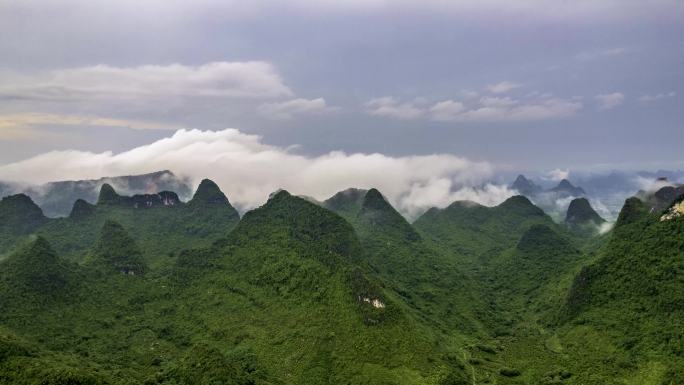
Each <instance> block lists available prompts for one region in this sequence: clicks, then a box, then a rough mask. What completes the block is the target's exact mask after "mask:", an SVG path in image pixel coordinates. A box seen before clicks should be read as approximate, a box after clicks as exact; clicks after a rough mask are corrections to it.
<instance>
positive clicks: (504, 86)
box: [487, 81, 522, 94]
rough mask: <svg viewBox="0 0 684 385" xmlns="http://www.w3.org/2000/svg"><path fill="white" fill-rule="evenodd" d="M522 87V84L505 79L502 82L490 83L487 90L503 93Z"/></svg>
mask: <svg viewBox="0 0 684 385" xmlns="http://www.w3.org/2000/svg"><path fill="white" fill-rule="evenodd" d="M520 87H522V84H519V83H514V82H509V81H503V82H501V83H496V84H490V85H488V86H487V90H488V91H489V92H493V93H495V94H503V93H506V92H509V91H512V90H514V89H516V88H520Z"/></svg>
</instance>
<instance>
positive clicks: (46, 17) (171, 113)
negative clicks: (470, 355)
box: [0, 0, 684, 180]
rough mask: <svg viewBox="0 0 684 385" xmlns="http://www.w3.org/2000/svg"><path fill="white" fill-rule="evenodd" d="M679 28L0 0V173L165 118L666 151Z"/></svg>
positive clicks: (130, 141)
mask: <svg viewBox="0 0 684 385" xmlns="http://www.w3.org/2000/svg"><path fill="white" fill-rule="evenodd" d="M682 36H684V2H682V1H679V0H651V1H645V0H643V1H642V0H576V1H566V0H521V1H514V2H513V1H509V0H479V1H465V0H453V1H446V0H421V1H409V0H395V1H389V0H350V1H333V0H290V1H275V0H274V1H268V0H250V1H241V2H239V1H230V0H228V1H218V0H216V1H214V0H196V1H180V0H163V1H162V0H152V1H148V0H135V1H133V0H120V1H104V0H55V1H49V2H47V1H37V0H16V1H15V0H0V167H2V170H4V171H2V172H0V174H2V175H0V176H3V175H4V176H6V177H8V176H17V174H16V172H15V171H13V170H23V171H22V172H24V173H25V175H24V177H25V176H26V174H29V175H32V174H36V175H37V174H39V172H38V171H40V170H35V169H22V168H21V167H20V166H21V165H26V164H27V163H26V161H25V160H26V159H27V158H32V157H36V156H39V158H38V160H40V159H45V158H40V156H41V154H44V153H46V152H50V151H65V150H76V152H74V151H72V152H70V153H71V154H74V153H77V154H81V155H82V154H100V155H101V154H103V153H104V152H105V151H109V153H107V154H109V155H112V156H116V154H120V153H122V152H124V151H127V150H132V149H136V148H148V147H145V146H147V145H150V144H151V143H155V142H158V141H159V140H161V139H163V138H171V137H172V136H173V135H174V133H175V132H176V130H179V129H186V130H189V129H198V130H203V131H204V132H205V134H206V135H209V136H211V135H212V134H211V133H206V131H207V130H212V131H218V132H223V133H224V134H225V135H227V134H226V133H232V135H237V136H235V137H243V136H240V135H247V136H245V137H250V138H252V137H251V136H249V135H258V137H253V138H258V139H254V140H258V142H259V145H263V146H271V147H267V148H270V149H273V150H274V151H277V152H279V153H283V154H290V155H291V156H300V157H303V159H310V160H312V159H314V160H315V159H325V158H326V157H329V156H331V155H330V154H331V152H333V154H337V153H342V154H345V155H344V156H345V157H349V158H353V156H354V155H355V154H358V155H361V156H366V155H370V154H374V153H377V154H381V155H382V156H384V157H388V158H389V159H394V160H397V159H398V160H402V159H404V160H405V159H413V158H412V157H415V156H432V155H436V156H439V157H445V158H440V159H457V160H458V161H459V162H461V161H464V162H470V163H472V164H475V165H482V164H485V165H486V167H485V168H486V169H487V170H495V171H496V170H532V171H538V172H546V171H548V170H553V169H561V170H567V169H572V170H574V169H591V168H592V167H602V168H604V169H605V168H607V167H608V168H610V167H615V168H622V167H642V168H658V167H659V168H682V167H684V165H683V162H682V161H683V160H684V159H683V157H682V145H683V143H684V125H683V124H682V118H684V39H683V38H682ZM226 128H234V129H237V130H239V132H238V133H235V131H221V130H224V129H226ZM183 132H184V133H186V134H187V133H189V132H193V133H195V134H196V136H197V137H202V138H206V135H204V136H203V135H201V134H197V133H198V131H183ZM184 138H185V137H184ZM186 139H187V138H186ZM203 140H204V139H203ZM60 154H62V155H64V154H66V153H65V152H62V153H60ZM214 155H217V156H218V154H214ZM233 155H235V154H233ZM60 159H61V158H60ZM345 159H346V158H345ZM420 159H423V158H420ZM33 160H34V161H35V160H36V159H35V158H34V159H33ZM22 161H23V162H24V163H21V162H22ZM93 161H94V160H93ZM17 162H19V163H17ZM62 162H65V161H64V160H62ZM34 163H35V164H43V163H40V162H39V161H36V162H34ZM457 163H458V162H457ZM307 164H308V163H307ZM458 164H460V163H458ZM51 166H52V167H54V169H59V167H60V164H54V163H53V164H52V165H51ZM45 167H47V166H45ZM454 167H455V166H454ZM117 170H119V169H117ZM129 170H131V169H121V172H123V173H125V172H127V171H129ZM42 171H45V170H42ZM106 171H108V172H109V171H111V170H106ZM131 171H137V169H136V170H131ZM102 172H104V170H103V171H102ZM91 174H97V172H96V171H93V170H90V171H89V173H88V176H90V175H91ZM40 175H41V176H40V177H36V178H35V179H36V180H43V179H45V177H44V173H43V174H40ZM70 175H71V174H69V172H68V170H67V171H65V172H64V173H60V172H57V171H55V172H54V173H53V174H52V177H53V178H56V179H60V178H61V177H67V176H70ZM487 175H491V172H489V171H488V174H487ZM79 176H85V175H81V174H79V175H75V176H74V177H79ZM48 179H49V177H48Z"/></svg>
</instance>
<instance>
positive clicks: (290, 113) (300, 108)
mask: <svg viewBox="0 0 684 385" xmlns="http://www.w3.org/2000/svg"><path fill="white" fill-rule="evenodd" d="M336 110H337V108H335V107H328V106H327V104H326V102H325V99H323V98H317V99H302V98H299V99H292V100H288V101H285V102H278V103H265V104H262V105H261V106H259V107H258V109H257V111H258V112H259V113H260V114H262V115H264V116H266V117H269V118H272V119H283V120H287V119H292V117H294V116H296V115H317V114H324V113H327V112H333V111H336Z"/></svg>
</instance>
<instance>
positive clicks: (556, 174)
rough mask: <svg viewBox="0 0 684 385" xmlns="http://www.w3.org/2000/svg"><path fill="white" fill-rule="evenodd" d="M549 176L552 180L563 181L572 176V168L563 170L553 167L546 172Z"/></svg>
mask: <svg viewBox="0 0 684 385" xmlns="http://www.w3.org/2000/svg"><path fill="white" fill-rule="evenodd" d="M546 176H547V178H548V179H550V180H552V181H561V180H563V179H568V177H569V176H570V170H568V169H565V170H561V169H560V168H556V169H553V170H551V171H549V172H548V173H547V174H546Z"/></svg>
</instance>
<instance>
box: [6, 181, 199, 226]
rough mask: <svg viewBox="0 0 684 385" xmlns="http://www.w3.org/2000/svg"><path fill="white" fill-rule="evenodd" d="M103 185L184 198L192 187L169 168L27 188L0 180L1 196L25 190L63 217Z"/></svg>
mask: <svg viewBox="0 0 684 385" xmlns="http://www.w3.org/2000/svg"><path fill="white" fill-rule="evenodd" d="M104 184H109V185H111V186H115V187H116V188H117V190H119V191H122V192H124V193H125V194H131V195H132V194H145V193H152V192H158V191H163V190H167V191H174V192H175V193H176V194H177V195H178V196H179V198H181V199H183V200H186V199H189V198H190V194H191V186H189V184H188V183H187V181H184V180H181V179H179V178H178V177H176V176H175V175H174V174H173V173H172V172H171V171H158V172H153V173H150V174H143V175H130V176H118V177H105V178H100V179H95V180H80V181H60V182H50V183H46V184H44V185H40V186H29V187H27V188H22V187H19V186H14V185H12V184H10V183H6V182H5V183H3V182H0V197H3V196H7V195H10V194H17V193H24V194H26V195H28V196H29V197H31V199H32V200H33V201H34V202H36V204H38V205H39V206H40V207H41V208H42V209H43V212H44V213H45V215H47V216H48V217H63V216H67V215H69V212H70V211H71V208H72V205H73V203H74V202H75V201H76V200H77V199H82V200H84V201H86V202H89V203H95V201H96V199H97V195H98V192H99V191H100V187H101V186H102V185H104Z"/></svg>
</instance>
